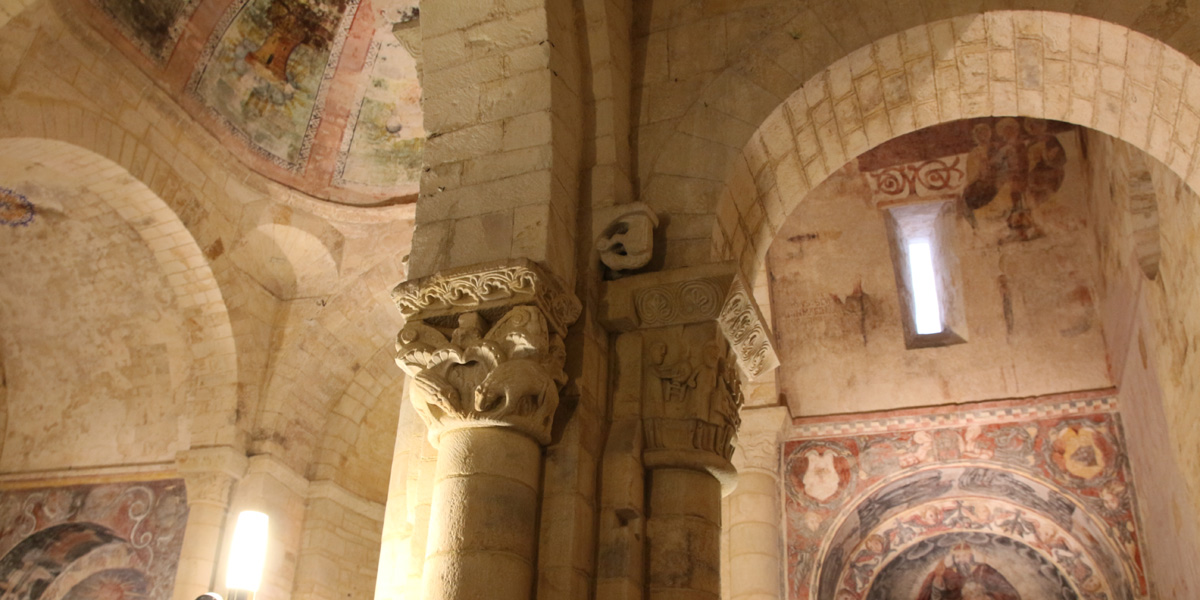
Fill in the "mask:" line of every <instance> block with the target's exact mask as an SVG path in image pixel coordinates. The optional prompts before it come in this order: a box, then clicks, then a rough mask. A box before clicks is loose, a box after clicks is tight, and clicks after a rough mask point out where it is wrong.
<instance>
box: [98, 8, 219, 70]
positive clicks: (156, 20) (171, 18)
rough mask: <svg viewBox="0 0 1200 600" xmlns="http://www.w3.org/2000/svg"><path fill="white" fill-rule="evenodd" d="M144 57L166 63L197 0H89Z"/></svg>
mask: <svg viewBox="0 0 1200 600" xmlns="http://www.w3.org/2000/svg"><path fill="white" fill-rule="evenodd" d="M92 2H93V3H94V4H95V5H96V6H98V7H100V9H101V10H103V11H104V12H105V13H107V14H108V16H109V17H111V18H112V20H113V21H115V22H116V24H117V27H118V28H119V29H120V30H121V33H122V34H123V35H124V36H125V37H126V38H127V39H128V40H129V41H130V42H132V43H133V45H134V46H137V48H138V50H140V51H142V53H144V54H145V55H146V56H148V57H150V58H152V59H154V60H155V61H158V62H160V63H161V62H165V61H166V59H167V58H169V57H170V56H171V52H172V51H173V50H174V49H175V43H176V42H177V41H179V34H180V33H182V32H183V28H184V25H186V24H187V20H188V18H189V17H190V16H191V15H192V12H193V11H194V10H195V8H196V5H197V4H198V2H197V0H92Z"/></svg>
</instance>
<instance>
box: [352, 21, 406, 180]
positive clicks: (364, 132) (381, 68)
mask: <svg viewBox="0 0 1200 600" xmlns="http://www.w3.org/2000/svg"><path fill="white" fill-rule="evenodd" d="M398 10H399V15H398V16H397V18H396V22H395V24H394V25H388V26H387V27H386V28H381V29H380V30H379V31H378V32H376V34H375V39H374V40H373V41H372V44H371V51H370V54H369V55H368V57H367V65H368V66H367V68H366V69H364V72H366V73H368V76H367V80H366V82H365V85H364V89H363V93H362V96H361V100H360V102H359V110H358V111H357V112H356V113H355V115H354V116H353V117H352V122H351V123H350V124H349V125H348V126H347V127H346V132H345V134H344V141H343V143H342V153H341V156H340V157H339V162H338V166H337V174H336V179H335V183H337V184H339V185H346V184H357V185H362V186H367V187H371V188H380V189H395V188H397V187H400V186H405V185H406V184H408V185H410V186H412V188H413V190H412V191H415V186H416V185H417V184H418V183H419V182H420V179H421V165H422V162H421V160H422V151H423V149H424V146H425V128H424V120H423V118H422V113H421V82H420V79H419V76H418V71H419V66H420V65H419V62H418V61H419V60H420V57H421V53H420V29H419V21H420V9H419V8H418V7H417V6H415V5H413V6H408V7H401V8H399V9H398Z"/></svg>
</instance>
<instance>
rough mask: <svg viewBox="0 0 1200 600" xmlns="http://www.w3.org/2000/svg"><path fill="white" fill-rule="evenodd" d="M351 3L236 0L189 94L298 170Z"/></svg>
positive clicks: (316, 120) (276, 159)
mask: <svg viewBox="0 0 1200 600" xmlns="http://www.w3.org/2000/svg"><path fill="white" fill-rule="evenodd" d="M356 9H357V0H241V1H240V2H235V3H234V4H233V5H232V6H231V7H230V8H229V10H228V12H227V13H226V15H225V17H224V18H223V19H222V23H221V24H218V26H217V31H219V32H223V33H221V34H220V35H214V36H213V37H212V39H210V41H209V44H208V46H207V47H206V48H205V51H204V55H203V56H202V57H201V60H200V64H201V66H200V67H199V68H198V69H197V70H196V74H195V75H194V76H193V81H192V84H191V89H192V91H193V94H194V95H195V96H196V97H197V98H199V100H200V101H201V102H202V103H203V104H204V105H205V106H207V107H208V108H209V109H210V110H211V111H213V112H214V113H216V114H217V115H218V116H219V117H220V118H221V119H222V120H223V121H224V122H225V123H226V124H227V125H228V127H229V128H230V129H231V130H232V131H233V132H235V133H236V134H238V135H239V136H240V137H242V138H244V139H245V140H246V141H248V142H249V143H250V144H251V146H252V147H254V148H255V149H256V150H258V151H260V152H261V153H263V154H264V155H265V156H267V157H268V158H269V159H271V160H272V161H274V162H275V163H276V164H278V165H280V166H283V167H286V168H288V169H291V170H294V171H299V170H301V169H302V168H303V163H304V161H305V159H306V158H307V156H308V152H309V150H310V148H311V146H312V139H313V136H314V135H315V133H316V128H317V125H318V124H319V122H320V120H321V116H322V110H321V107H322V105H323V99H324V95H325V93H326V89H327V85H326V84H327V82H328V79H329V78H331V77H332V71H333V69H334V68H336V65H337V62H338V61H337V57H338V54H339V53H340V50H341V47H342V45H343V43H344V42H345V37H346V32H347V29H348V27H349V24H350V21H352V19H351V17H352V16H353V13H354V11H355V10H356Z"/></svg>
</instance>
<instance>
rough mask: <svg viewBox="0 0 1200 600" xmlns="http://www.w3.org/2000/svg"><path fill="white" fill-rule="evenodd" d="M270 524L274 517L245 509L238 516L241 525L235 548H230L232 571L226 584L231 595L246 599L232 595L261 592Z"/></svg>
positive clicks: (237, 527) (234, 537) (238, 529)
mask: <svg viewBox="0 0 1200 600" xmlns="http://www.w3.org/2000/svg"><path fill="white" fill-rule="evenodd" d="M269 522H270V518H269V517H267V515H266V514H264V513H261V512H258V511H253V510H244V511H242V512H241V513H240V514H239V515H238V519H237V526H235V527H234V529H233V546H232V547H231V548H230V549H229V568H228V570H227V571H226V573H225V585H226V586H227V587H229V589H230V590H231V593H230V595H231V596H234V597H242V596H243V594H235V593H232V592H233V591H235V590H236V591H243V592H249V594H253V593H254V592H257V591H258V586H259V584H261V583H262V572H263V565H264V564H265V563H266V560H267V524H268V523H269ZM249 594H247V595H249Z"/></svg>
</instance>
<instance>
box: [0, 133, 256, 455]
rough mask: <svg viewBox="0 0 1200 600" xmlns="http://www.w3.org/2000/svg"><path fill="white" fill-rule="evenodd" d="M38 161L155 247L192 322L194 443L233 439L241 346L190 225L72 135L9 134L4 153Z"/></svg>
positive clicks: (1, 145)
mask: <svg viewBox="0 0 1200 600" xmlns="http://www.w3.org/2000/svg"><path fill="white" fill-rule="evenodd" d="M4 159H9V160H14V161H20V162H25V163H35V164H38V165H40V166H43V167H45V168H48V169H50V170H51V171H53V172H55V173H56V174H58V175H61V177H62V178H63V180H64V181H68V182H73V183H77V184H78V185H80V186H81V187H83V188H85V189H87V190H89V191H90V192H92V193H93V194H95V195H96V196H97V197H99V198H100V199H101V200H102V201H103V202H105V203H106V204H107V205H108V206H109V207H111V208H112V209H113V211H114V212H116V213H117V214H118V215H120V216H121V218H123V219H124V220H125V221H126V222H128V223H129V225H130V226H131V227H132V228H133V229H134V231H136V232H137V233H138V235H139V237H140V238H141V239H142V241H143V242H144V243H145V244H146V246H147V247H148V248H149V249H150V251H151V253H152V254H153V256H154V258H155V260H156V262H157V263H158V264H159V266H160V267H161V269H162V271H163V273H164V274H167V275H168V277H167V282H168V285H169V286H170V287H171V289H172V290H173V292H174V294H175V297H176V300H177V302H178V303H179V307H180V309H181V311H182V314H183V317H184V319H185V321H190V322H193V323H195V329H193V330H192V339H191V340H189V341H190V344H189V350H190V352H191V354H192V371H191V378H190V386H191V389H190V390H189V398H190V399H191V402H190V403H189V406H188V409H187V410H188V413H189V414H190V415H191V416H192V418H193V430H192V432H191V435H192V443H193V445H213V444H229V443H232V442H233V441H234V438H235V435H234V432H233V431H232V430H231V428H232V427H233V423H234V413H235V411H236V405H237V397H236V392H237V360H236V357H237V350H236V344H235V340H234V335H233V328H232V326H231V323H230V320H229V313H228V310H227V309H226V306H225V301H224V298H223V296H222V294H221V288H220V286H219V284H218V282H217V279H216V277H215V276H214V274H213V271H212V269H211V268H210V267H209V263H208V260H207V258H206V257H205V256H204V253H203V252H201V250H200V247H199V246H198V245H197V243H196V240H195V238H194V237H192V235H191V232H190V231H188V229H187V228H186V227H185V226H184V224H183V222H182V221H181V220H180V219H179V216H178V215H177V214H176V213H175V211H173V210H172V208H171V207H169V206H167V204H166V203H165V202H164V201H163V199H162V198H160V197H159V196H158V195H157V194H155V192H154V191H153V190H151V189H150V188H149V187H147V186H146V185H145V184H143V183H142V182H141V181H140V180H138V179H137V178H136V177H134V176H132V174H131V173H130V172H129V171H127V170H126V169H125V168H124V167H122V166H121V165H118V164H116V163H114V162H113V161H111V160H109V159H108V158H106V157H104V156H101V155H99V154H97V153H95V152H92V151H90V150H87V149H85V148H82V147H80V146H75V145H73V144H69V143H67V142H61V141H57V140H50V139H44V138H7V139H3V143H0V160H4Z"/></svg>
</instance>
